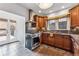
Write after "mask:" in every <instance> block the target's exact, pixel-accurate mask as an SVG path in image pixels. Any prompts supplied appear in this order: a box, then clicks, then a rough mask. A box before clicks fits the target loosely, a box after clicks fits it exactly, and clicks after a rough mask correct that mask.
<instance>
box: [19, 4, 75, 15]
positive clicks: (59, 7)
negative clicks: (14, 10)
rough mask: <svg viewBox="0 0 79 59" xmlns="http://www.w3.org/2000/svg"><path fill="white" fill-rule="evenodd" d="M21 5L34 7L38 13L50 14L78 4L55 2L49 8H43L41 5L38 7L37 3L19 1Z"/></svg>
mask: <svg viewBox="0 0 79 59" xmlns="http://www.w3.org/2000/svg"><path fill="white" fill-rule="evenodd" d="M19 5H21V6H23V7H25V8H28V9H32V10H33V11H34V12H36V13H37V14H41V15H48V14H51V13H53V12H57V11H60V10H64V9H67V8H71V7H73V6H74V5H76V3H54V4H53V5H52V6H51V7H50V8H48V9H41V8H40V7H38V5H37V4H36V3H19Z"/></svg>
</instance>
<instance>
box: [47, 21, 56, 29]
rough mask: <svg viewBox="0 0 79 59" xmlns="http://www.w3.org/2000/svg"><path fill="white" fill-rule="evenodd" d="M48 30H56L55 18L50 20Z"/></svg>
mask: <svg viewBox="0 0 79 59" xmlns="http://www.w3.org/2000/svg"><path fill="white" fill-rule="evenodd" d="M48 30H56V21H55V20H50V21H48Z"/></svg>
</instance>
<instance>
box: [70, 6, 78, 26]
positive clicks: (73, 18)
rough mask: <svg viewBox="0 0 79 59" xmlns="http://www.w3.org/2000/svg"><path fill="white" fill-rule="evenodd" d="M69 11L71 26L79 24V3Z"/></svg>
mask: <svg viewBox="0 0 79 59" xmlns="http://www.w3.org/2000/svg"><path fill="white" fill-rule="evenodd" d="M69 12H70V19H71V27H76V26H79V5H77V6H75V7H73V8H72V9H70V10H69Z"/></svg>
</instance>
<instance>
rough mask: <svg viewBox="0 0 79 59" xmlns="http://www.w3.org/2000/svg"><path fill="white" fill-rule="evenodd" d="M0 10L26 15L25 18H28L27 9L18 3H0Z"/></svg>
mask: <svg viewBox="0 0 79 59" xmlns="http://www.w3.org/2000/svg"><path fill="white" fill-rule="evenodd" d="M0 10H3V11H7V12H10V13H14V14H17V15H20V16H23V17H26V20H28V9H26V8H24V7H23V6H21V5H19V4H18V3H0Z"/></svg>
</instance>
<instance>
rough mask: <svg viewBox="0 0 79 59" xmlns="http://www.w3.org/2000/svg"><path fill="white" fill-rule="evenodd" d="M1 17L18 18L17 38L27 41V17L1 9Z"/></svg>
mask: <svg viewBox="0 0 79 59" xmlns="http://www.w3.org/2000/svg"><path fill="white" fill-rule="evenodd" d="M0 18H4V19H8V20H10V19H11V20H16V39H17V40H20V41H21V42H22V43H23V45H24V41H25V17H23V16H18V15H16V14H12V13H8V12H5V11H2V10H0Z"/></svg>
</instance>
